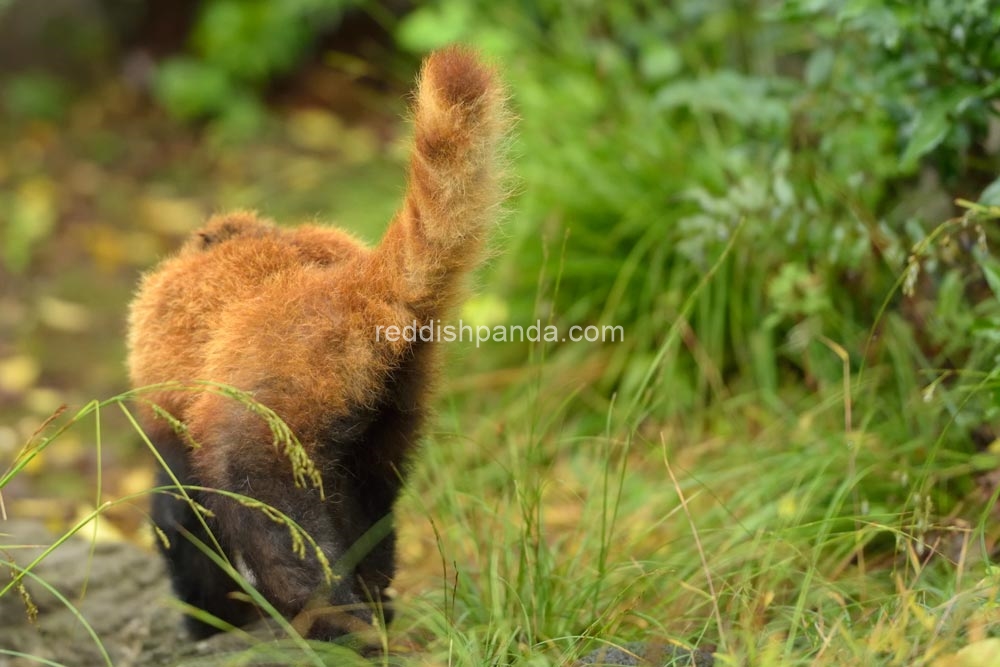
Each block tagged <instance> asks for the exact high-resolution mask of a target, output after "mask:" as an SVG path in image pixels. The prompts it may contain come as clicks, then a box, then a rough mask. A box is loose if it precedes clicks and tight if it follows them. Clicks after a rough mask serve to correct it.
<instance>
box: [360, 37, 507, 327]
mask: <svg viewBox="0 0 1000 667" xmlns="http://www.w3.org/2000/svg"><path fill="white" fill-rule="evenodd" d="M414 125H415V137H414V148H413V154H412V156H411V158H410V169H409V183H408V187H407V191H406V197H405V200H404V203H403V206H402V208H401V209H400V211H399V212H398V213H397V214H396V217H395V219H394V221H393V224H392V225H391V226H390V228H389V230H388V231H387V232H386V235H385V238H384V239H383V241H382V244H381V245H380V246H379V249H378V251H377V256H379V257H380V258H381V259H382V260H383V261H385V262H386V263H388V264H389V265H390V267H387V268H390V269H395V270H394V271H393V273H395V278H396V279H395V285H394V288H395V289H396V290H400V291H401V292H402V296H403V298H404V301H406V302H407V304H408V305H409V306H411V307H412V308H414V310H415V311H416V312H418V313H420V314H422V315H425V316H432V315H434V314H436V313H437V312H439V311H440V309H441V308H445V307H447V306H448V305H450V303H451V302H452V301H453V300H454V299H455V298H456V296H457V294H458V292H459V289H460V287H461V281H462V277H463V276H464V275H465V274H466V273H467V272H468V271H469V270H471V269H472V268H473V267H475V266H476V264H477V263H478V262H479V260H480V259H481V255H482V253H483V246H484V239H485V237H486V235H487V233H488V232H489V231H490V227H491V226H492V224H493V221H494V220H495V218H496V217H497V215H498V209H499V205H500V202H501V200H502V199H503V185H502V180H503V178H502V171H503V169H502V162H503V159H502V145H503V143H504V139H505V135H506V133H507V130H508V128H509V125H510V116H509V114H508V112H507V109H506V104H505V93H504V89H503V86H502V85H501V83H500V82H499V80H498V77H497V75H496V73H495V72H494V70H493V69H492V68H490V67H488V66H486V65H484V64H483V63H482V62H481V61H480V60H479V59H478V58H477V57H476V55H475V54H474V52H472V51H471V50H469V49H466V48H462V47H450V48H447V49H444V50H441V51H437V52H435V53H433V54H432V55H431V56H430V57H429V58H427V60H426V61H425V62H424V66H423V70H422V72H421V74H420V80H419V84H418V87H417V93H416V103H415V106H414Z"/></svg>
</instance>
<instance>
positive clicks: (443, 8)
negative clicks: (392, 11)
mask: <svg viewBox="0 0 1000 667" xmlns="http://www.w3.org/2000/svg"><path fill="white" fill-rule="evenodd" d="M471 19H472V8H471V6H470V4H469V3H467V2H461V1H455V0H452V2H443V3H441V4H440V5H425V6H423V7H421V8H419V9H416V10H414V11H412V12H410V13H409V14H407V15H406V18H404V19H403V20H402V21H401V22H400V23H399V27H398V28H397V29H396V39H397V41H399V43H400V45H401V46H403V48H405V49H408V50H410V51H413V52H415V53H422V52H425V51H431V50H433V49H437V48H440V47H442V46H446V45H448V44H451V43H453V42H458V41H460V40H461V38H462V36H463V35H464V34H465V33H466V30H467V29H468V27H469V23H470V21H471Z"/></svg>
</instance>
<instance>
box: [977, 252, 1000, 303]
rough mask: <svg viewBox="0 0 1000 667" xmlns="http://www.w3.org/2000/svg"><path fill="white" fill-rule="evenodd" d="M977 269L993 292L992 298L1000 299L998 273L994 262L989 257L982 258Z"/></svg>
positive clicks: (999, 274) (999, 275)
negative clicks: (980, 271)
mask: <svg viewBox="0 0 1000 667" xmlns="http://www.w3.org/2000/svg"><path fill="white" fill-rule="evenodd" d="M979 268H980V269H981V270H982V272H983V277H984V278H985V279H986V284H988V285H989V286H990V289H991V290H992V291H993V296H995V297H996V298H998V299H1000V272H998V271H997V266H996V262H995V261H994V260H992V259H990V258H989V257H982V258H981V259H980V260H979Z"/></svg>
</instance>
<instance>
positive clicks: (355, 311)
mask: <svg viewBox="0 0 1000 667" xmlns="http://www.w3.org/2000/svg"><path fill="white" fill-rule="evenodd" d="M414 120H415V140H414V146H415V149H414V152H413V155H412V157H411V160H410V172H409V181H408V188H407V192H406V195H405V200H404V203H403V205H402V208H401V210H400V211H399V212H398V213H397V214H396V216H395V218H394V219H393V221H392V223H391V225H390V226H389V228H388V230H387V232H386V234H385V237H384V238H383V240H382V242H381V244H380V245H379V246H377V247H376V248H374V249H368V248H366V247H364V246H363V245H361V244H360V243H358V242H357V241H356V240H355V239H353V238H352V237H350V236H349V235H348V234H346V233H344V232H342V231H339V230H336V229H331V228H325V227H319V226H312V225H307V226H302V227H298V228H294V229H285V228H280V227H277V226H275V225H273V224H272V223H270V222H269V221H266V220H262V219H260V218H258V217H257V216H256V215H255V214H253V213H249V212H237V213H232V214H228V215H223V216H216V217H214V218H212V219H211V220H210V221H209V222H208V224H207V225H206V226H205V227H204V228H203V229H202V230H200V231H198V232H196V233H195V234H194V235H192V237H191V238H190V239H189V240H188V241H187V243H186V244H185V245H184V247H183V248H182V249H181V251H180V252H179V253H178V254H177V255H176V256H175V257H173V258H171V259H168V260H167V261H165V262H164V263H163V264H161V265H160V266H159V267H158V268H157V269H156V270H155V271H153V272H152V273H150V274H148V275H147V276H145V278H144V279H143V281H142V284H141V286H140V288H139V291H138V294H137V296H136V298H135V300H134V302H133V304H132V310H131V316H130V322H129V323H130V329H129V337H128V343H129V368H130V372H131V379H132V383H133V385H134V386H136V387H141V386H146V385H152V384H158V383H163V382H169V381H181V382H190V381H195V380H208V381H212V382H218V383H222V384H225V385H231V386H234V387H236V388H238V389H240V390H243V391H246V392H249V393H250V394H251V395H252V396H253V397H254V398H255V399H256V400H257V401H259V402H260V403H262V404H264V405H266V406H268V407H269V408H271V409H272V410H274V411H275V412H276V413H277V414H278V415H279V416H280V417H281V418H282V419H283V420H284V421H285V422H286V423H287V424H288V425H289V426H290V427H291V429H292V431H293V432H294V433H295V434H296V436H297V437H298V438H299V440H300V441H301V442H302V444H303V446H304V447H305V448H306V450H307V451H308V453H309V455H310V457H312V458H313V460H314V462H315V463H316V464H317V467H319V468H320V469H321V470H324V471H327V472H324V475H325V476H324V485H325V486H328V487H331V488H327V489H326V492H327V494H328V495H329V494H340V496H341V497H343V496H344V495H345V494H347V495H348V496H351V502H353V503H354V504H356V505H357V506H358V507H361V508H363V510H358V511H361V512H362V514H364V515H365V518H364V520H360V519H357V518H356V517H355V518H352V519H351V520H346V519H345V520H344V521H346V524H344V525H345V526H347V527H346V528H343V529H338V528H337V526H339V525H340V524H339V523H338V521H341V518H340V517H339V516H338V514H337V513H338V512H341V511H342V513H343V512H347V513H349V512H350V511H351V510H350V507H353V505H351V503H346V504H345V505H344V507H343V508H340V509H338V508H337V507H334V506H332V502H333V501H327V503H328V504H331V506H330V507H329V508H327V509H326V510H324V512H325V514H324V513H321V514H322V516H313V515H314V513H315V510H314V508H312V507H311V506H309V503H312V504H318V503H319V501H318V500H317V499H316V497H315V496H314V495H310V496H308V497H307V496H304V495H302V493H303V492H301V491H296V490H294V489H293V488H292V487H291V485H290V484H289V479H290V478H289V474H290V473H289V470H288V467H289V464H288V461H287V460H286V459H284V458H283V457H282V455H281V454H280V453H279V452H277V451H276V449H275V448H274V447H273V444H272V437H271V435H270V431H269V430H268V428H267V425H266V423H265V422H264V421H263V420H262V419H261V418H260V417H258V416H256V415H254V414H253V413H251V412H250V411H248V410H247V409H246V408H245V406H243V405H241V404H240V403H239V402H237V401H234V400H232V399H231V398H227V397H223V396H220V395H218V394H216V393H212V392H188V391H168V390H162V391H157V392H154V393H152V394H151V395H150V396H149V398H150V399H151V401H152V402H154V403H156V404H158V405H159V406H161V407H162V408H163V409H165V410H166V411H167V412H169V413H170V414H172V415H173V416H175V417H176V418H177V419H179V420H180V421H181V422H182V423H183V424H184V425H185V426H186V427H187V430H188V432H189V435H190V438H191V439H192V440H193V441H194V442H196V443H198V445H199V446H198V448H196V449H192V450H188V449H187V447H186V445H184V444H183V443H182V442H180V440H179V439H178V438H177V437H176V435H175V434H173V433H172V431H173V429H171V428H169V427H167V425H166V424H165V422H164V421H163V420H162V419H157V418H156V417H155V416H154V414H153V412H152V411H151V410H149V409H144V412H143V414H142V417H143V423H144V425H145V426H146V428H147V430H148V431H149V432H150V433H151V434H152V435H153V436H154V442H156V444H157V446H158V447H159V448H161V449H162V450H167V451H168V453H169V454H171V457H172V460H173V461H176V462H177V464H178V466H183V467H185V468H186V469H188V470H189V473H190V478H189V479H190V480H191V481H193V482H196V483H200V484H202V485H204V486H209V487H217V488H225V489H230V490H235V491H239V492H241V493H247V494H248V495H252V496H254V497H258V498H260V499H261V500H264V501H265V502H270V503H273V504H275V505H276V506H279V505H280V506H281V508H282V509H283V510H285V511H289V512H290V513H292V514H293V515H294V514H301V515H302V516H293V518H295V519H296V520H299V521H300V522H302V523H303V525H305V526H306V527H307V528H309V527H312V528H313V529H314V530H315V531H318V532H321V533H322V532H324V531H327V532H331V531H332V532H333V533H334V535H332V536H331V535H317V536H316V537H317V539H318V540H319V541H320V542H321V545H322V546H324V548H325V549H329V550H330V551H331V552H332V553H329V554H328V556H330V557H331V561H333V560H335V559H336V557H338V556H339V555H340V553H341V552H342V551H343V550H344V549H345V548H346V547H349V546H350V544H349V543H348V544H341V542H344V541H345V540H346V539H347V538H356V537H357V534H359V532H363V531H364V530H365V529H367V528H368V527H370V526H367V525H356V524H359V523H360V524H371V523H373V522H375V521H377V520H379V519H380V518H381V515H379V516H374V515H375V514H378V513H380V512H381V513H387V512H389V511H390V510H391V504H392V500H393V499H394V498H395V495H396V491H397V490H398V484H399V475H400V474H401V472H402V470H403V469H404V468H405V463H406V460H407V458H408V456H409V453H410V452H411V450H412V448H413V446H414V443H415V440H416V438H417V429H418V427H419V423H420V418H421V415H422V414H423V411H424V406H425V404H426V400H427V393H428V385H429V382H430V379H431V378H430V373H431V370H432V367H433V365H434V357H435V356H436V353H435V349H434V347H435V346H433V345H425V344H420V343H417V344H410V343H406V342H405V341H402V340H401V341H399V342H396V343H389V342H387V341H385V340H384V338H383V340H381V341H377V340H376V335H375V332H376V327H377V326H380V325H381V326H389V325H395V326H398V327H401V328H402V327H404V326H406V325H409V324H412V323H413V322H414V321H416V322H417V323H418V324H421V323H425V322H429V321H430V320H431V319H440V318H443V317H446V316H447V314H448V313H449V311H450V309H451V308H452V307H453V306H454V305H455V304H456V302H457V300H458V299H459V298H460V295H461V290H462V284H463V279H464V276H465V275H466V273H467V272H468V271H469V270H471V269H472V268H474V267H475V266H476V265H477V263H478V262H479V260H480V258H481V255H482V247H483V241H484V238H485V237H486V235H487V234H488V232H489V230H490V227H491V226H492V224H493V222H494V220H495V217H496V216H495V213H496V209H497V207H498V205H499V202H500V199H501V184H500V180H501V174H500V166H499V158H498V154H499V152H500V151H499V149H500V144H501V142H502V140H503V135H504V132H505V131H506V129H507V126H508V117H507V114H506V112H505V109H504V93H503V90H502V88H501V86H500V85H499V83H498V81H497V77H496V75H495V73H494V72H493V71H492V70H491V69H489V68H487V67H485V66H484V65H482V64H481V63H480V62H479V61H478V59H477V58H476V57H475V55H474V54H473V53H471V52H470V51H468V50H465V49H462V48H450V49H447V50H444V51H440V52H437V53H435V54H433V55H432V56H431V57H430V58H428V60H427V61H426V63H425V64H424V67H423V71H422V73H421V77H420V81H419V85H418V89H417V95H416V102H415V108H414ZM354 448H358V450H359V451H355V449H354ZM345 462H347V463H345ZM352 465H353V466H355V468H356V469H350V467H351V466H352ZM345 466H346V467H347V468H348V469H349V470H348V473H349V474H348V475H347V476H345V475H344V474H343V473H340V474H339V476H338V474H334V473H330V472H329V471H330V470H333V469H335V468H338V467H340V468H343V467H345ZM327 476H329V477H330V479H327ZM351 494H353V496H360V497H357V498H354V497H353V496H352V495H351ZM369 496H371V497H369ZM290 498H294V501H293V500H289V499H290ZM372 498H375V500H372ZM213 502H215V503H216V504H217V505H219V506H218V507H212V509H213V511H216V512H217V513H218V514H219V515H220V517H219V518H218V519H217V520H216V522H215V525H213V530H214V531H217V532H220V533H222V534H223V539H222V540H221V541H222V542H223V546H224V547H227V551H231V552H233V553H241V554H242V553H243V552H242V551H241V549H242V547H241V546H240V545H241V544H242V543H243V541H245V540H248V539H251V540H252V539H253V538H252V537H247V536H242V535H241V534H240V533H239V532H238V531H236V530H234V529H231V528H230V527H229V526H227V525H226V518H225V517H227V516H231V519H232V521H234V522H236V521H242V522H246V521H250V519H247V518H246V517H245V516H243V515H240V517H241V518H237V516H236V515H237V514H238V513H239V512H240V511H241V510H239V509H238V508H235V507H233V506H225V507H223V506H222V505H221V501H213V500H212V499H211V498H206V504H208V505H210V506H211V505H212V503H213ZM345 508H346V509H345ZM180 513H181V510H180V509H177V508H174V507H172V506H171V507H170V508H168V509H165V510H164V511H163V513H162V514H163V516H166V517H167V519H168V520H170V521H176V522H177V523H178V524H183V523H184V521H185V519H184V518H183V517H181V516H180ZM158 521H159V519H158ZM242 528H243V529H245V530H248V529H250V526H249V525H245V526H243V527H242ZM262 530H267V528H266V527H265V528H262ZM338 531H339V532H338ZM341 533H347V534H341ZM275 539H277V538H275ZM248 547H249V545H248ZM390 548H391V545H390ZM262 553H263V555H260V556H256V555H255V556H254V557H255V558H257V560H256V561H255V562H254V563H251V565H250V567H251V569H253V568H257V570H258V573H260V571H265V570H266V571H267V573H268V574H267V576H265V577H264V579H271V580H272V581H270V583H269V582H268V581H264V582H262V585H261V587H260V588H261V590H262V591H263V592H264V593H265V595H267V596H268V597H269V599H270V598H272V597H273V598H275V599H273V600H272V602H275V604H276V606H277V607H278V608H279V610H281V611H282V612H283V613H286V614H287V615H289V616H291V615H294V614H296V613H298V612H299V611H301V610H302V609H303V607H304V605H305V603H306V602H307V600H306V599H304V596H306V593H308V592H309V591H307V590H306V588H308V587H309V586H314V585H315V583H316V577H315V574H316V573H315V572H314V571H310V570H309V567H308V566H303V565H301V564H298V565H296V564H295V563H293V562H292V561H290V560H288V559H287V558H285V556H284V555H283V554H282V553H281V547H280V545H279V546H275V547H274V549H273V552H271V551H268V549H263V550H262ZM230 555H231V556H232V555H233V554H232V553H231V554H230ZM170 557H171V558H174V559H176V558H181V557H180V556H175V555H170ZM386 558H387V559H388V564H377V567H375V569H377V570H378V572H377V573H375V574H371V575H370V576H369V578H372V579H377V580H378V581H375V582H374V584H373V583H372V582H371V581H369V582H367V584H368V585H373V586H376V587H384V586H385V585H387V584H388V578H389V577H391V574H392V573H391V569H392V565H391V554H389V555H388V556H386ZM383 560H384V559H383ZM297 567H298V568H301V567H306V570H307V571H306V572H305V574H302V572H301V571H300V570H299V569H296V568H297ZM373 567H374V566H373ZM359 568H360V569H363V568H364V565H362V566H359ZM272 573H273V574H272ZM174 576H175V581H176V580H177V578H178V576H183V574H182V573H181V574H180V575H179V574H178V572H176V571H175V573H174ZM300 580H301V581H300ZM178 587H179V590H180V589H182V588H183V585H182V583H178ZM299 589H301V590H299ZM269 592H270V593H271V595H268V593H269ZM283 596H288V597H289V599H282V598H283ZM336 597H337V596H336V595H334V596H333V598H331V600H332V601H333V602H338V600H337V599H335V598H336ZM342 597H343V596H342ZM340 602H343V600H340ZM320 634H322V633H320ZM333 634H336V633H333Z"/></svg>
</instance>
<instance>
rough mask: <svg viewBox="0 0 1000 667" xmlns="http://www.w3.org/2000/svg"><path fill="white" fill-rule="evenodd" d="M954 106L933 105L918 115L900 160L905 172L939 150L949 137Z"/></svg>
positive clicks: (950, 104) (946, 104)
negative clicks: (950, 118) (925, 156)
mask: <svg viewBox="0 0 1000 667" xmlns="http://www.w3.org/2000/svg"><path fill="white" fill-rule="evenodd" d="M952 106H953V105H952V103H951V102H950V101H948V102H947V103H939V104H933V105H931V106H930V107H927V108H926V109H923V110H922V111H920V112H919V113H918V115H917V118H916V122H915V124H914V128H913V133H912V134H911V135H910V141H909V143H908V144H907V145H906V149H905V150H904V151H903V156H902V157H901V158H900V163H901V164H900V167H901V168H902V169H903V171H912V170H913V169H915V168H916V166H917V163H918V162H919V161H920V158H922V157H923V156H924V155H927V154H928V153H930V152H931V151H932V150H934V149H935V148H937V147H938V145H939V144H940V143H941V142H942V141H944V138H945V137H946V136H948V130H950V129H951V123H950V122H949V119H948V114H949V112H950V111H951V109H952Z"/></svg>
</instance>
